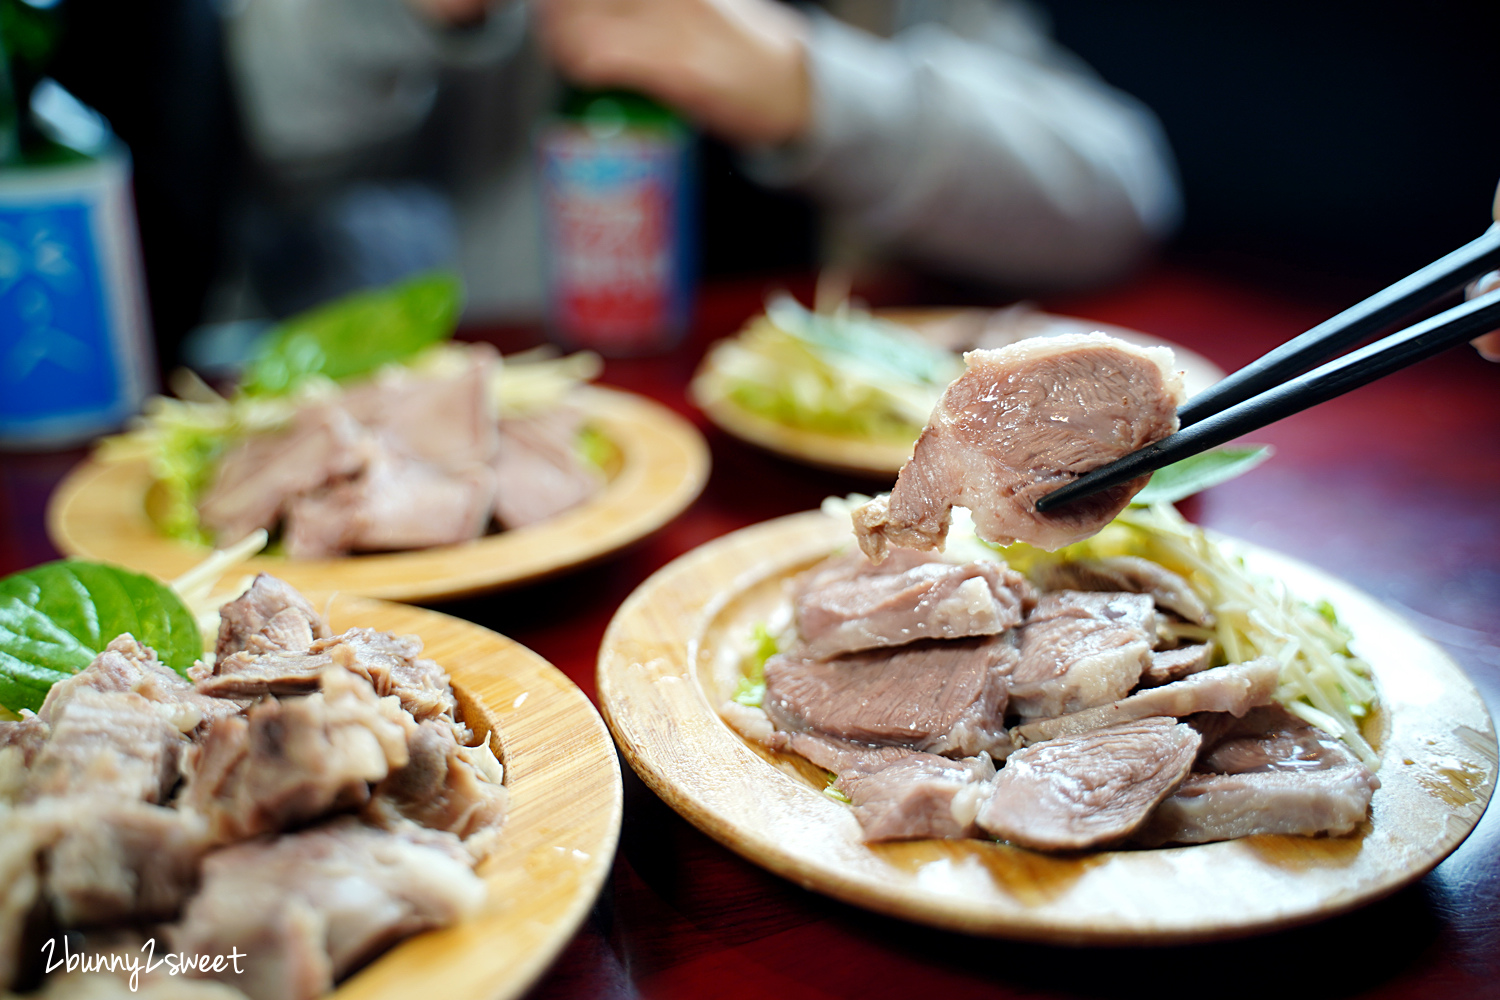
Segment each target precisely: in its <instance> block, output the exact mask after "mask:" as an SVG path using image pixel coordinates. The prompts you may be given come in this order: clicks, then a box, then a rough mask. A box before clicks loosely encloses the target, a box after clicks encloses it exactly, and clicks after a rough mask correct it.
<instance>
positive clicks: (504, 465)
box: [493, 407, 604, 528]
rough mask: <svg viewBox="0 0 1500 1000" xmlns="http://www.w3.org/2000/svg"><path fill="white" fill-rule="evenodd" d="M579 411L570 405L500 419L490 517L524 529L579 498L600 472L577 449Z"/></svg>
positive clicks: (598, 485) (592, 489) (599, 479)
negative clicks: (492, 516)
mask: <svg viewBox="0 0 1500 1000" xmlns="http://www.w3.org/2000/svg"><path fill="white" fill-rule="evenodd" d="M582 431H583V415H582V414H581V413H580V412H579V411H577V410H575V409H573V408H571V407H558V408H557V409H554V410H549V411H545V412H542V413H537V414H533V415H531V416H527V417H518V418H511V419H507V420H503V421H501V422H500V439H499V445H498V447H497V448H496V450H495V458H494V462H493V468H494V470H495V476H496V484H495V519H496V520H497V521H499V522H500V524H501V525H502V526H503V527H505V528H524V527H525V526H526V525H528V524H535V523H536V522H538V521H544V520H546V519H547V518H549V517H553V516H555V515H557V514H561V513H562V512H563V511H565V510H571V509H572V508H574V507H576V506H578V505H579V504H581V503H583V502H584V501H585V500H587V499H589V498H590V497H592V496H593V495H594V494H595V493H598V492H599V491H600V490H601V489H602V488H603V487H604V473H603V472H602V471H600V470H599V469H598V468H597V467H595V466H594V465H592V464H590V463H589V462H588V461H586V460H585V459H584V457H583V455H582V454H581V453H580V452H579V450H578V435H579V434H580V433H581V432H582Z"/></svg>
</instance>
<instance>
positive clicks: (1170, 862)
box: [598, 512, 1496, 944]
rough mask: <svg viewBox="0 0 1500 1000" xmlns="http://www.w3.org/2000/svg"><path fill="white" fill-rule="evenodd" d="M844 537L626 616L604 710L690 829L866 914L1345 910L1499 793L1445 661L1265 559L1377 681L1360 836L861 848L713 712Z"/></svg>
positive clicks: (1115, 940)
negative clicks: (797, 579)
mask: <svg viewBox="0 0 1500 1000" xmlns="http://www.w3.org/2000/svg"><path fill="white" fill-rule="evenodd" d="M849 540H850V539H849V528H848V524H847V522H845V523H842V524H840V523H838V522H835V521H834V520H833V519H831V518H828V517H825V516H824V515H822V514H820V513H818V512H810V513H806V514H795V515H792V516H790V517H784V518H780V519H778V520H774V521H768V522H766V523H764V524H760V525H756V526H753V527H750V528H746V529H743V530H741V531H737V532H735V533H733V534H730V535H727V536H725V537H723V538H721V539H718V540H716V541H714V542H711V543H709V544H707V545H705V546H703V547H701V548H699V549H696V550H694V551H693V552H690V553H688V554H687V555H685V556H683V557H681V558H680V559H678V560H677V561H675V562H673V563H671V564H670V565H668V566H667V567H665V568H664V569H662V570H661V571H660V572H658V573H657V574H656V575H654V576H652V577H651V578H650V579H649V580H647V581H646V582H645V583H644V584H642V586H641V587H640V588H639V589H638V590H637V591H636V592H635V593H634V594H632V595H631V596H630V598H629V599H628V600H626V602H625V603H624V604H623V605H622V606H621V608H620V610H619V612H618V613H617V614H616V615H615V618H614V620H613V621H612V622H611V623H610V626H609V630H608V631H607V632H606V633H605V637H604V643H603V646H602V647H601V649H600V653H599V677H598V684H599V701H600V705H601V707H602V709H603V711H604V715H605V718H606V720H607V721H608V722H609V726H610V729H611V730H612V731H613V732H614V734H615V739H616V740H617V742H618V743H619V745H620V747H621V749H622V750H623V752H624V754H625V758H626V760H628V761H629V762H630V764H631V766H633V767H634V768H635V770H636V771H637V772H638V773H639V774H640V775H641V777H642V778H643V779H645V781H646V783H647V784H649V785H650V786H651V787H652V789H654V790H655V791H656V793H657V794H658V795H660V796H661V797H662V798H663V799H664V800H665V801H666V802H667V803H668V804H670V805H671V806H672V807H673V808H674V809H676V810H677V811H678V812H680V813H682V815H683V816H685V817H687V818H688V819H689V820H690V821H692V822H693V823H694V824H696V825H697V826H698V827H700V828H701V829H703V830H704V831H705V832H706V833H708V834H710V835H711V836H713V837H716V838H717V839H718V840H720V841H722V842H723V843H724V844H725V845H726V846H728V847H730V848H731V849H733V850H735V851H737V852H739V853H740V854H743V855H744V856H745V857H747V858H749V859H750V860H751V861H754V862H756V863H757V864H760V865H763V866H764V867H766V868H769V869H770V870H771V871H774V872H776V873H777V874H779V875H783V876H785V877H786V878H789V879H791V880H793V881H794V882H796V883H798V884H799V885H802V886H805V887H807V888H810V889H815V890H817V891H819V892H823V893H827V894H828V895H830V896H834V897H837V898H839V899H842V900H845V901H847V902H850V903H854V904H856V905H859V906H864V907H868V908H870V909H872V910H878V911H880V912H882V913H888V914H891V915H894V916H898V917H904V918H907V919H910V920H915V921H920V922H922V923H927V924H933V925H935V926H939V927H945V928H949V929H952V930H959V931H964V932H968V933H973V934H988V935H995V936H1001V937H1012V938H1021V939H1029V940H1043V941H1051V942H1058V943H1078V944H1083V943H1088V944H1167V943H1177V942H1185V941H1195V940H1206V939H1214V938H1227V937H1234V936H1238V935H1244V934H1250V933H1255V932H1259V931H1266V930H1270V929H1272V928H1280V927H1286V926H1289V925H1294V924H1298V923H1304V922H1308V921H1312V920H1317V919H1320V918H1323V917H1327V916H1330V915H1332V914H1335V913H1339V912H1342V911H1345V910H1348V909H1351V908H1353V907H1356V906H1359V905H1361V904H1363V903H1368V902H1370V901H1372V900H1374V899H1377V898H1379V897H1381V896H1384V895H1386V894H1387V893H1390V892H1393V891H1394V890H1396V889H1398V888H1400V887H1401V886H1403V885H1406V884H1407V883H1409V882H1412V881H1414V880H1416V879H1418V878H1420V877H1421V876H1422V875H1423V874H1425V873H1426V872H1427V871H1428V870H1430V869H1431V868H1432V867H1433V866H1434V865H1436V864H1437V863H1438V862H1439V861H1441V860H1442V859H1443V858H1444V857H1446V856H1447V855H1448V854H1449V852H1451V851H1452V850H1453V849H1454V848H1455V847H1457V846H1458V845H1459V843H1460V842H1461V841H1462V840H1463V839H1464V837H1466V836H1467V835H1468V833H1469V831H1470V830H1472V829H1473V828H1474V825H1475V824H1476V823H1478V821H1479V817H1480V815H1481V814H1482V813H1483V812H1484V807H1485V805H1486V803H1487V802H1488V801H1489V799H1490V795H1491V793H1492V792H1493V790H1494V786H1495V774H1496V744H1495V729H1494V725H1493V723H1492V722H1491V720H1490V717H1489V713H1488V712H1487V711H1486V710H1485V707H1484V702H1483V701H1482V700H1481V699H1480V697H1479V694H1478V692H1477V691H1476V690H1475V689H1474V687H1473V685H1472V684H1471V683H1470V682H1469V681H1468V679H1467V678H1466V677H1465V676H1464V675H1463V673H1462V671H1460V670H1459V668H1458V666H1457V665H1456V664H1454V663H1453V661H1452V660H1450V659H1449V658H1448V657H1447V656H1446V655H1445V654H1444V653H1443V652H1442V651H1441V650H1440V649H1438V647H1437V646H1435V645H1434V644H1433V643H1431V642H1429V641H1428V640H1426V639H1424V638H1423V637H1422V636H1421V635H1420V634H1418V633H1417V632H1416V631H1415V630H1414V629H1413V628H1412V627H1411V626H1409V625H1407V624H1406V623H1405V622H1403V621H1401V620H1400V619H1399V618H1397V617H1396V616H1395V615H1394V614H1393V613H1392V612H1391V611H1390V610H1389V609H1387V608H1385V607H1383V606H1382V605H1380V604H1379V603H1377V602H1376V601H1375V600H1373V599H1372V598H1370V597H1369V596H1367V595H1365V594H1363V593H1361V592H1360V591H1358V590H1355V589H1354V588H1352V587H1350V586H1348V585H1347V584H1344V583H1341V582H1339V581H1338V580H1336V579H1334V578H1332V577H1329V576H1327V575H1325V574H1323V573H1321V572H1319V571H1317V570H1315V569H1312V568H1311V567H1308V566H1306V565H1304V564H1302V563H1299V562H1296V561H1294V560H1292V559H1288V558H1286V557H1285V556H1281V555H1277V554H1275V553H1272V552H1269V551H1267V550H1264V549H1259V548H1254V547H1251V546H1248V545H1241V544H1238V543H1232V542H1226V543H1225V544H1230V545H1232V547H1233V549H1234V550H1235V551H1237V552H1241V553H1243V555H1244V556H1245V559H1246V562H1247V563H1248V565H1249V566H1250V568H1251V569H1252V570H1254V571H1255V572H1257V573H1260V574H1265V575H1272V576H1275V577H1278V578H1280V579H1281V580H1283V581H1285V583H1286V585H1287V586H1288V587H1289V588H1290V589H1291V591H1292V592H1293V593H1296V594H1298V595H1300V596H1302V597H1305V598H1311V599H1321V598H1327V599H1328V600H1329V601H1331V602H1332V604H1333V605H1334V607H1335V608H1336V609H1337V611H1338V614H1339V617H1340V620H1341V621H1343V622H1344V623H1345V624H1346V625H1348V626H1349V627H1350V628H1351V629H1352V631H1353V634H1354V636H1355V642H1354V646H1355V650H1356V652H1357V653H1358V654H1359V655H1360V656H1362V657H1364V658H1365V659H1366V660H1367V661H1368V662H1369V663H1370V665H1371V666H1372V668H1373V670H1374V676H1375V680H1376V683H1377V685H1378V687H1379V690H1380V699H1381V709H1380V711H1379V712H1378V713H1376V717H1375V718H1373V719H1372V720H1370V721H1369V723H1367V725H1366V735H1367V736H1369V737H1373V738H1374V740H1375V742H1376V745H1377V746H1378V747H1379V748H1380V749H1381V751H1382V761H1383V765H1382V767H1381V770H1380V773H1379V776H1380V781H1381V787H1380V790H1379V791H1378V792H1376V794H1375V798H1374V802H1373V805H1372V809H1373V812H1372V821H1371V822H1369V823H1366V824H1365V825H1364V826H1363V827H1362V829H1361V831H1360V832H1357V833H1355V834H1353V835H1351V836H1348V837H1325V838H1306V837H1289V836H1270V835H1267V836H1256V837H1250V838H1247V839H1244V840H1238V841H1230V842H1226V843H1219V844H1204V845H1199V846H1193V847H1176V848H1167V849H1161V850H1151V851H1114V852H1099V853H1094V854H1087V855H1081V856H1073V857H1054V856H1047V855H1042V854H1038V853H1033V852H1030V851H1027V850H1024V849H1021V848H1015V847H1010V846H1007V845H1003V844H997V843H991V842H986V841H979V840H966V841H952V840H949V841H941V840H929V841H911V842H905V843H891V844H882V845H875V846H867V845H865V844H863V843H861V841H860V839H859V826H858V824H857V823H856V821H855V819H854V815H853V812H852V810H850V809H849V807H848V806H845V805H842V804H840V803H838V802H836V801H834V800H833V799H830V798H828V797H827V796H825V795H823V794H822V791H821V787H822V786H821V782H816V781H813V780H809V777H808V772H807V767H808V765H806V763H805V762H801V761H800V760H795V759H793V758H790V757H784V756H782V755H778V754H772V753H769V752H765V751H759V750H757V749H755V748H752V747H751V745H750V744H748V743H747V742H746V741H745V740H743V739H741V738H740V737H739V736H738V734H736V733H735V732H733V731H732V730H731V729H730V728H729V727H728V726H727V725H725V724H724V722H723V721H722V720H721V719H720V718H719V716H718V713H717V712H716V710H715V709H716V706H718V705H720V704H722V703H723V701H724V700H725V699H726V698H727V697H728V695H729V694H730V693H731V692H732V691H733V689H734V684H735V682H736V681H737V679H738V677H739V672H740V664H741V657H742V655H743V652H744V650H745V649H746V648H747V647H748V644H749V643H748V637H749V633H750V629H751V626H752V624H753V623H755V622H759V621H764V620H766V618H767V617H768V615H769V612H770V610H771V609H772V608H773V607H775V606H776V605H777V604H778V603H779V602H781V601H783V600H785V597H784V592H783V584H784V582H785V581H786V579H787V578H788V577H789V576H791V575H792V574H793V573H795V572H797V571H800V570H801V569H803V568H805V567H806V566H808V565H810V564H811V563H813V562H815V561H816V560H818V559H821V558H822V557H824V556H825V555H827V554H828V553H829V552H830V551H831V550H832V549H834V548H836V547H837V546H839V545H840V544H842V543H845V542H848V541H849Z"/></svg>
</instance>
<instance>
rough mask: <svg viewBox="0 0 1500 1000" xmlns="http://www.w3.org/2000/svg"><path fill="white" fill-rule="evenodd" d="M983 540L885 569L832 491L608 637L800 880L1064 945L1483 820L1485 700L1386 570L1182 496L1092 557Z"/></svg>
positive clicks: (1219, 931) (644, 598) (1311, 884)
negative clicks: (1297, 546)
mask: <svg viewBox="0 0 1500 1000" xmlns="http://www.w3.org/2000/svg"><path fill="white" fill-rule="evenodd" d="M960 534H961V533H960V531H959V529H958V527H955V528H954V534H953V535H950V537H949V539H948V551H947V552H945V553H943V554H941V555H939V554H936V553H922V552H914V551H912V550H908V549H895V550H893V551H892V552H891V554H890V555H889V556H888V558H887V559H886V560H885V561H883V562H881V563H879V564H875V563H871V562H869V561H868V560H867V559H866V558H865V557H864V556H863V555H861V554H860V553H859V551H858V549H857V546H856V545H855V542H854V538H853V537H852V534H851V530H850V521H849V519H848V515H847V512H838V513H837V514H830V513H824V512H808V513H805V514H798V515H793V516H790V517H786V518H781V519H778V520H775V521H770V522H767V523H764V524H761V525H756V526H753V527H750V528H746V529H743V530H741V531H738V532H735V533H734V534H731V535H728V536H726V537H724V538H721V539H718V540H716V541H714V542H711V543H709V544H707V545H705V546H703V547H702V548H700V549H698V550H696V551H694V552H691V553H688V554H687V555H685V556H683V557H681V558H680V559H678V560H677V561H676V562H674V563H672V564H670V565H669V566H667V567H666V568H664V569H663V570H661V571H660V572H659V573H657V574H656V575H655V576H653V577H652V578H651V579H649V580H648V581H647V582H646V583H645V584H643V585H642V586H641V588H640V589H639V590H637V591H636V592H635V594H633V595H632V596H631V597H630V598H629V599H628V600H627V601H626V602H625V603H624V604H623V605H622V607H621V609H620V611H619V612H618V614H617V615H616V617H615V619H614V621H613V622H612V623H611V625H610V627H609V630H608V632H607V633H606V636H605V639H604V643H603V645H602V648H601V651H600V657H599V668H598V669H599V673H598V690H599V697H600V704H601V707H602V709H603V712H604V715H605V718H606V720H607V721H608V723H609V726H610V728H611V730H612V731H613V733H614V735H615V738H616V740H617V742H618V744H619V746H620V747H621V749H622V751H623V753H624V755H625V757H626V760H627V761H628V762H629V763H630V764H631V766H632V767H633V768H634V769H635V770H636V771H637V772H638V773H639V774H640V775H641V777H642V778H643V779H644V780H645V781H646V782H647V784H648V785H650V786H651V787H652V789H653V790H655V791H656V792H657V794H659V795H660V796H661V797H662V798H663V799H664V800H665V801H666V802H667V803H668V804H670V805H671V806H672V807H673V808H675V809H676V810H677V811H679V812H680V813H681V814H682V815H683V816H685V817H686V818H688V819H689V820H690V821H692V822H693V823H694V824H696V825H697V826H698V827H700V828H701V829H703V830H704V831H705V832H707V833H709V834H710V835H712V836H714V837H716V838H717V839H719V840H720V841H721V842H723V843H724V844H725V845H727V846H728V847H730V848H732V849H733V850H735V851H737V852H739V853H741V854H743V855H744V856H745V857H747V858H749V859H750V860H752V861H754V862H756V863H758V864H761V865H763V866H765V867H766V868H768V869H770V870H771V871H774V872H776V873H778V874H780V875H783V876H785V877H787V878H789V879H791V880H793V881H795V882H797V883H798V884H800V885H803V886H807V887H810V888H813V889H815V890H817V891H820V892H824V893H827V894H828V895H830V896H833V897H836V898H838V899H841V900H845V901H847V902H850V903H853V904H856V905H859V906H864V907H868V908H870V909H872V910H876V911H879V912H883V913H887V914H891V915H895V916H898V917H903V918H907V919H911V920H915V921H919V922H923V923H927V924H932V925H936V926H939V927H944V928H950V929H954V930H959V931H964V932H968V933H975V934H986V935H995V936H1004V937H1011V938H1018V939H1029V940H1039V941H1052V942H1062V943H1091V944H1161V943H1169V942H1187V941H1199V940H1209V939H1220V938H1228V937H1235V936H1242V935H1248V934H1254V933H1259V932H1264V931H1268V930H1272V929H1275V928H1280V927H1285V926H1290V925H1295V924H1300V923H1306V922H1309V921H1313V920H1317V919H1321V918H1324V917H1327V916H1330V915H1333V914H1337V913H1340V912H1343V911H1347V910H1349V909H1351V908H1354V907H1357V906H1360V905H1362V904H1365V903H1368V902H1370V901H1372V900H1375V899H1377V898H1380V897H1382V896H1384V895H1386V894H1388V893H1390V892H1393V891H1395V890H1396V889H1398V888H1400V887H1401V886H1404V885H1406V884H1408V883H1410V882H1412V881H1414V880H1416V879H1418V878H1420V877H1421V876H1422V875H1423V874H1424V873H1425V872H1427V871H1428V870H1429V869H1431V868H1432V867H1433V866H1434V865H1436V864H1437V863H1438V862H1439V861H1441V860H1442V859H1443V858H1444V857H1445V856H1447V854H1448V853H1449V852H1451V851H1452V850H1453V849H1454V848H1455V847H1457V846H1458V844H1459V843H1461V842H1462V841H1463V839H1464V838H1465V837H1466V836H1467V835H1468V833H1469V832H1470V830H1472V829H1473V827H1474V825H1475V824H1476V823H1477V822H1478V820H1479V817H1480V815H1481V814H1482V813H1483V811H1484V808H1485V806H1486V804H1487V802H1488V800H1489V798H1490V795H1491V793H1492V791H1493V789H1494V784H1495V778H1496V742H1495V732H1494V726H1493V723H1492V722H1491V720H1490V717H1489V715H1488V712H1487V711H1486V709H1485V706H1484V703H1483V701H1482V699H1481V698H1480V697H1479V695H1478V693H1477V691H1476V690H1475V688H1474V687H1473V685H1472V684H1471V683H1470V682H1469V681H1468V679H1467V678H1466V677H1465V676H1464V674H1463V673H1462V671H1461V670H1460V669H1459V668H1458V666H1457V665H1456V664H1455V663H1453V661H1452V660H1451V659H1450V658H1449V657H1448V656H1447V655H1446V654H1445V653H1443V652H1442V650H1441V649H1439V648H1438V647H1437V646H1436V645H1435V644H1433V643H1431V642H1430V641H1428V640H1426V639H1425V638H1423V637H1422V636H1421V635H1420V634H1419V633H1418V632H1417V631H1416V630H1415V629H1414V628H1413V627H1411V626H1410V625H1408V624H1407V623H1405V622H1404V621H1402V620H1401V619H1400V618H1398V617H1397V616H1395V615H1394V614H1393V613H1392V612H1391V611H1390V610H1389V609H1387V608H1386V607H1384V606H1382V605H1381V604H1380V603H1379V602H1377V601H1375V600H1374V599H1372V598H1371V597H1369V596H1367V595H1365V594H1363V593H1361V592H1359V591H1358V590H1356V589H1355V588H1353V587H1351V586H1349V585H1347V584H1345V583H1342V582H1341V581H1339V580H1337V579H1335V578H1333V577H1330V576H1328V575H1327V574H1324V573H1322V572H1320V571H1318V570H1316V569H1314V568H1312V567H1309V566H1307V565H1305V564H1303V563H1300V562H1298V561H1296V560H1293V559H1290V558H1287V557H1285V556H1282V555H1280V554H1277V553H1274V552H1270V551H1267V550H1265V549H1261V548H1257V547H1254V546H1251V545H1246V544H1242V543H1238V542H1235V541H1233V540H1230V539H1226V538H1219V537H1214V536H1209V535H1206V534H1204V533H1203V532H1201V531H1200V530H1199V529H1196V528H1194V527H1192V526H1191V525H1186V524H1184V523H1182V522H1181V521H1180V518H1176V517H1175V515H1174V514H1173V513H1172V512H1170V509H1158V508H1153V509H1143V508H1135V509H1132V510H1130V511H1127V512H1126V514H1125V515H1124V516H1122V517H1121V518H1120V519H1119V520H1117V521H1116V522H1114V523H1113V524H1111V525H1110V526H1108V527H1106V528H1105V529H1104V531H1103V532H1102V533H1101V534H1100V535H1099V536H1097V537H1096V539H1095V540H1094V541H1093V543H1092V544H1093V545H1094V548H1093V550H1091V551H1086V552H1083V553H1080V551H1079V549H1078V547H1077V546H1074V547H1073V548H1071V549H1069V550H1068V552H1067V553H1064V554H1051V553H1046V552H1044V551H1042V550H1040V549H1028V548H1026V547H1021V546H1013V547H1011V548H1009V549H1006V550H1005V551H1004V555H1005V557H1006V559H1009V560H1010V565H1006V561H1005V560H1004V559H1001V558H1000V555H999V554H997V552H996V550H995V549H994V548H993V547H985V546H976V545H974V544H972V542H973V536H972V534H970V535H968V536H967V537H955V536H958V535H960ZM1121 553H1124V554H1121ZM1168 564H1170V565H1168ZM1023 571H1024V572H1023ZM1257 581H1259V582H1257ZM1262 584H1263V585H1264V587H1263V590H1264V593H1266V594H1269V595H1272V599H1271V600H1270V601H1269V602H1268V603H1267V604H1266V606H1265V607H1264V608H1261V607H1256V608H1255V613H1254V614H1248V613H1247V602H1249V603H1251V604H1253V603H1254V601H1255V600H1257V596H1256V594H1255V593H1252V592H1251V591H1250V590H1248V589H1246V588H1254V587H1258V586H1261V585H1262ZM1283 633H1285V634H1283ZM1293 633H1295V634H1293ZM1309 650H1311V651H1312V653H1311V659H1310V660H1308V659H1306V657H1307V656H1308V654H1309ZM1313 661H1316V662H1313ZM1321 671H1335V672H1338V671H1343V672H1344V673H1338V674H1336V675H1337V677H1338V678H1339V679H1337V680H1333V681H1330V679H1329V678H1330V677H1333V676H1335V675H1328V676H1324V675H1323V674H1322V673H1320V672H1321ZM1345 689H1347V693H1348V694H1349V695H1350V698H1349V705H1347V706H1346V705H1344V704H1342V703H1340V704H1333V703H1331V702H1329V701H1328V695H1329V694H1330V692H1332V691H1345ZM1346 709H1348V710H1347V711H1346ZM1310 720H1312V721H1310ZM1341 720H1343V721H1342V722H1341ZM1335 732H1337V733H1338V735H1334V734H1335Z"/></svg>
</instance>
